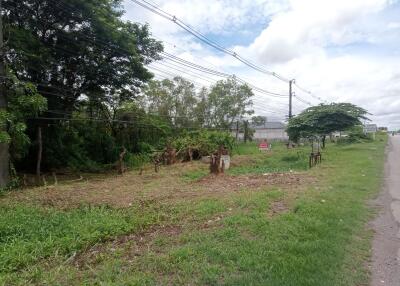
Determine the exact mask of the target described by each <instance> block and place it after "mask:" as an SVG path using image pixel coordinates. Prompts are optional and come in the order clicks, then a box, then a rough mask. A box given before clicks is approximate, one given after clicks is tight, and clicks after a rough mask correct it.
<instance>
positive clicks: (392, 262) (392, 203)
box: [371, 136, 400, 286]
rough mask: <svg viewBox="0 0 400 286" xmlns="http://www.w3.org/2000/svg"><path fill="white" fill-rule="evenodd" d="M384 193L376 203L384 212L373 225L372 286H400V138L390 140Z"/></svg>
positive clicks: (395, 137)
mask: <svg viewBox="0 0 400 286" xmlns="http://www.w3.org/2000/svg"><path fill="white" fill-rule="evenodd" d="M386 155H387V158H386V163H385V185H384V189H383V191H382V192H381V194H380V195H379V197H378V198H377V200H376V201H375V203H376V205H377V206H378V207H380V208H381V212H380V214H379V216H378V217H377V218H376V219H375V220H374V221H373V222H372V225H373V229H374V230H375V236H374V240H373V244H372V269H371V270H372V281H371V285H372V286H378V285H386V286H399V285H400V263H399V262H400V232H399V225H400V136H394V137H393V136H390V138H389V146H388V148H387V154H386Z"/></svg>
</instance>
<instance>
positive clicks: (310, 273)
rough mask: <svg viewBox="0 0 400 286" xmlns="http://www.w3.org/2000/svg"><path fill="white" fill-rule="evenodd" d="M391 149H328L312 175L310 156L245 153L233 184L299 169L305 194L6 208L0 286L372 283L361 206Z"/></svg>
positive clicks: (265, 191) (269, 192) (366, 215)
mask: <svg viewBox="0 0 400 286" xmlns="http://www.w3.org/2000/svg"><path fill="white" fill-rule="evenodd" d="M384 146H385V140H384V139H383V138H378V140H377V141H375V142H371V143H363V144H353V145H345V146H335V145H329V146H328V148H327V150H326V151H325V152H324V162H323V164H322V165H320V166H318V167H317V168H315V169H312V170H308V171H305V170H306V168H305V165H304V164H306V163H307V158H304V155H302V154H303V153H305V152H306V151H307V150H290V151H287V150H285V149H284V148H283V147H279V146H278V147H276V148H274V149H273V152H271V153H270V154H268V155H265V154H259V153H257V152H254V148H251V147H242V150H241V152H242V154H241V155H239V156H248V157H249V158H250V159H251V160H249V161H248V162H250V163H243V164H241V165H240V166H234V167H233V168H232V170H231V171H230V175H231V176H235V175H238V174H261V176H263V175H262V174H263V173H268V172H274V171H280V172H282V171H290V170H297V171H304V176H310V177H314V178H316V180H315V181H313V182H312V183H311V182H308V183H306V184H305V185H304V186H302V191H301V192H299V191H298V190H297V191H296V189H295V188H294V186H293V187H291V186H285V187H270V186H268V183H267V184H266V186H265V187H264V188H258V189H257V190H255V189H251V188H249V187H248V188H243V189H242V190H240V191H238V192H233V193H231V194H229V195H225V196H221V197H213V198H212V199H211V198H207V196H204V197H201V198H199V199H197V200H187V201H180V202H179V203H178V202H177V203H173V202H168V203H164V202H162V201H161V202H160V201H155V202H149V203H148V204H145V205H143V204H135V205H133V206H132V207H129V208H124V209H114V208H110V207H80V208H76V209H70V210H58V209H55V208H49V207H47V208H44V207H39V206H36V207H33V206H31V205H30V204H28V203H24V204H22V203H16V204H15V205H9V206H1V207H2V208H1V210H0V214H1V216H0V250H1V254H0V284H2V283H3V284H6V285H13V284H15V285H26V284H46V285H48V284H50V285H74V284H75V285H76V284H87V285H93V284H103V285H165V284H167V285H188V284H191V285H205V284H206V285H296V286H298V285H307V286H308V285H332V286H333V285H335V286H336V285H368V277H369V273H368V271H367V268H366V267H365V262H366V261H367V259H368V256H369V242H370V233H369V231H368V230H366V228H365V223H366V222H367V221H368V220H369V219H370V217H371V215H372V214H371V211H370V209H368V207H367V206H366V201H367V200H368V199H370V198H371V197H372V196H373V195H375V194H376V193H377V192H378V190H379V189H380V183H381V178H382V165H383V158H384ZM246 154H248V155H246ZM246 162H247V161H246ZM196 172H197V173H196ZM185 174H186V175H180V177H178V178H177V179H179V178H182V177H183V178H185V176H186V177H187V178H186V179H187V180H189V181H192V180H195V179H197V177H201V176H202V175H203V173H202V171H201V170H200V171H198V170H197V171H194V172H193V174H191V173H185ZM210 180H212V178H210ZM154 191H157V190H154ZM125 233H126V234H129V235H128V236H126V237H124V236H122V237H121V235H122V234H125ZM110 239H111V240H110ZM75 253H77V255H76V256H77V258H74V254H75Z"/></svg>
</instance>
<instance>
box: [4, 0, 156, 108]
mask: <svg viewBox="0 0 400 286" xmlns="http://www.w3.org/2000/svg"><path fill="white" fill-rule="evenodd" d="M3 9H4V11H5V17H4V18H5V19H4V22H5V35H6V36H8V35H9V39H7V41H8V50H7V63H8V65H9V66H10V67H11V68H12V70H14V71H15V73H16V75H17V76H18V78H19V79H20V80H24V81H30V82H32V83H34V84H35V85H37V87H38V92H39V93H41V94H43V95H45V96H46V97H47V98H48V99H49V100H48V103H49V108H50V109H62V110H67V111H72V110H73V109H74V108H75V107H76V102H77V101H78V99H79V98H80V97H81V96H82V95H85V96H86V97H89V98H91V99H93V100H96V101H100V102H105V101H107V97H108V96H110V95H118V96H119V97H120V98H121V99H129V98H134V96H135V95H136V94H137V93H138V89H139V87H141V86H142V84H143V82H146V81H148V80H149V79H151V78H152V74H151V73H150V72H149V71H148V70H147V69H146V68H145V66H144V65H145V64H148V63H150V62H151V61H153V60H154V59H159V55H158V54H159V52H160V51H162V45H161V43H160V42H158V41H156V40H154V39H152V38H151V37H150V34H149V29H148V26H147V25H144V26H143V25H139V24H136V23H130V22H125V21H122V19H121V16H122V14H123V10H122V8H121V1H120V0H57V1H56V0H21V1H15V0H4V1H3Z"/></svg>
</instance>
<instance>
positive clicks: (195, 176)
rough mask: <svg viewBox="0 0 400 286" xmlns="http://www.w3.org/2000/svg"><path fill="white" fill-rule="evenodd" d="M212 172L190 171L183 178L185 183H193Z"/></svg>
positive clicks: (206, 170)
mask: <svg viewBox="0 0 400 286" xmlns="http://www.w3.org/2000/svg"><path fill="white" fill-rule="evenodd" d="M209 173H210V171H209V170H208V169H204V170H194V171H189V172H186V173H183V174H182V177H183V179H184V180H185V181H188V182H192V181H197V180H200V179H201V178H204V177H206V176H207V175H208V174H209Z"/></svg>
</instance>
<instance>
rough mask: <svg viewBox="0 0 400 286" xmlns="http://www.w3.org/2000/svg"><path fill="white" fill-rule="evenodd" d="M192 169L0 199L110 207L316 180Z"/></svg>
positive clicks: (185, 166) (193, 165)
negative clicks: (188, 176)
mask: <svg viewBox="0 0 400 286" xmlns="http://www.w3.org/2000/svg"><path fill="white" fill-rule="evenodd" d="M235 160H236V161H234V162H235V163H234V164H238V162H241V163H243V161H244V157H243V156H237V157H236V158H235ZM191 171H204V172H206V171H207V165H205V164H202V163H201V162H190V163H180V164H176V165H174V166H169V167H164V168H162V169H161V171H160V172H159V173H155V172H154V171H152V170H150V169H147V170H145V171H144V172H143V174H142V175H139V173H138V172H137V171H131V172H128V173H125V174H124V175H123V176H119V175H118V176H117V175H107V176H103V177H100V176H97V177H96V176H92V177H90V178H85V179H84V180H82V181H78V182H70V183H67V184H59V185H58V186H47V187H38V188H31V189H25V190H22V191H20V192H14V193H12V194H10V195H8V196H6V197H4V198H2V199H1V200H0V203H7V201H13V202H15V201H20V202H24V203H33V204H40V205H43V206H51V207H57V208H62V209H68V208H74V207H78V206H80V205H82V204H89V205H110V206H113V207H118V208H125V207H129V206H132V205H133V204H141V203H143V202H146V201H169V202H175V201H180V200H190V199H197V198H204V197H208V198H212V197H221V196H227V195H229V194H231V193H232V192H237V191H240V190H242V189H247V190H257V189H260V188H265V187H279V188H282V189H285V190H290V191H292V192H295V191H296V190H298V189H301V188H302V186H303V185H305V184H307V185H309V184H310V183H312V182H314V181H315V179H314V178H313V177H310V176H309V175H306V174H305V173H294V172H293V173H285V174H283V173H281V174H279V173H275V174H264V175H248V176H244V175H240V176H230V175H219V176H214V175H208V176H206V177H204V178H202V179H200V180H195V181H187V180H184V178H183V174H185V173H187V172H191Z"/></svg>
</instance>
